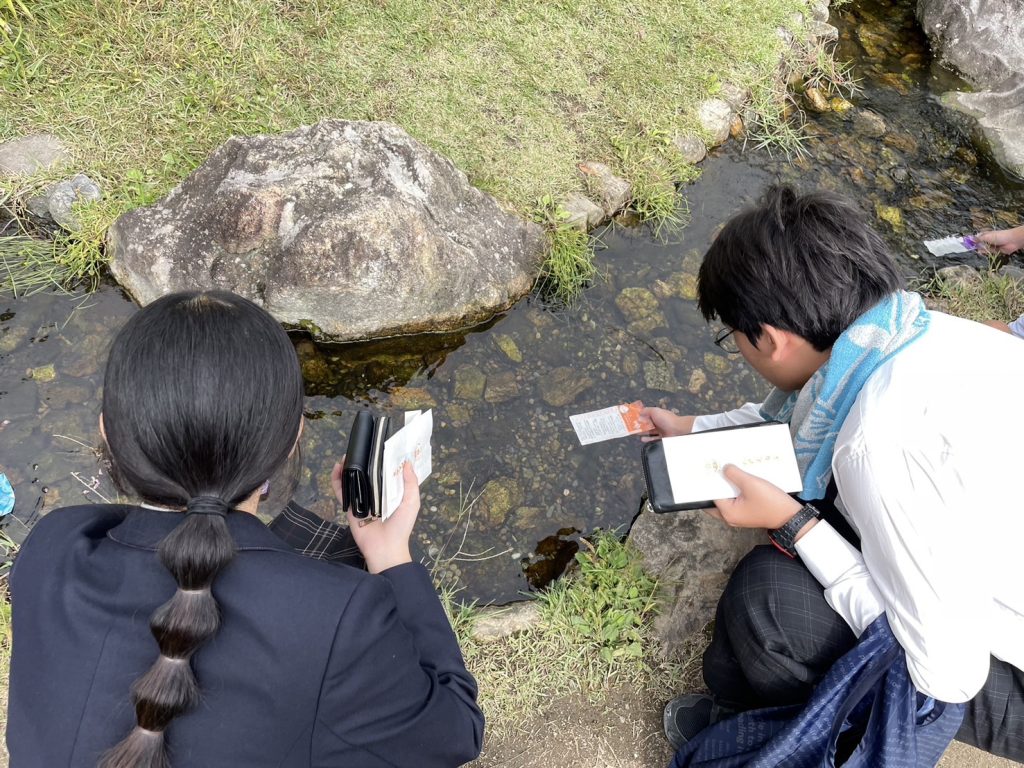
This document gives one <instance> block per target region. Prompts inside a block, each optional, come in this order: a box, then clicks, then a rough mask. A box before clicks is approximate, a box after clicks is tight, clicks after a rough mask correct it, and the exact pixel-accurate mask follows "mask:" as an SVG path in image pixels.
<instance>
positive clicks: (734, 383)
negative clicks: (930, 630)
mask: <svg viewBox="0 0 1024 768" xmlns="http://www.w3.org/2000/svg"><path fill="white" fill-rule="evenodd" d="M912 10H913V3H912V2H903V1H902V0H898V1H891V0H870V1H868V0H865V2H860V3H858V2H854V3H851V4H848V5H846V6H845V7H844V8H843V9H842V10H841V11H840V12H837V13H834V14H833V19H832V23H833V24H837V25H838V26H839V27H840V29H841V32H842V37H841V40H840V45H839V49H838V58H839V59H841V60H845V61H850V62H852V63H853V65H854V74H855V76H856V77H858V78H859V79H860V88H861V90H860V92H859V93H857V94H856V95H855V96H853V97H852V98H851V101H852V102H853V104H854V105H855V107H854V108H853V109H850V110H848V111H845V112H841V113H840V112H828V113H825V114H812V115H811V117H810V123H809V125H808V126H807V133H808V139H807V140H806V142H805V144H804V146H805V150H806V153H805V154H804V155H803V156H801V157H797V158H795V159H794V158H786V157H784V156H779V155H778V154H776V155H775V156H772V155H770V154H768V153H767V152H765V151H756V150H753V149H752V148H746V149H744V147H743V145H742V142H738V141H732V142H730V143H729V144H728V145H727V146H726V147H724V148H722V149H720V150H718V151H716V152H714V153H713V156H712V157H709V158H708V160H706V161H705V162H704V164H703V166H702V170H703V173H702V176H701V178H700V179H699V180H698V181H697V182H696V183H694V184H692V185H690V186H688V187H686V188H685V189H684V190H682V192H683V195H684V198H685V201H686V206H685V207H686V208H687V209H688V210H687V212H686V213H685V221H686V222H687V223H686V224H685V226H684V227H683V228H682V229H681V230H679V231H676V232H673V233H670V234H668V235H667V236H665V237H661V238H659V237H655V236H654V234H653V233H652V232H650V231H649V230H648V229H646V228H644V227H630V226H624V225H623V224H620V223H616V224H614V225H613V226H611V227H609V228H608V229H606V230H605V231H603V232H600V233H598V236H599V238H600V241H601V243H602V246H601V248H600V251H599V254H598V266H599V268H600V270H601V279H600V280H599V281H597V282H596V283H595V284H594V286H593V287H592V288H590V289H589V290H588V292H587V293H586V296H585V298H584V300H583V302H582V303H581V305H580V306H579V307H578V308H576V309H574V310H571V311H552V310H550V309H547V308H545V307H543V306H541V305H540V304H539V303H537V302H536V301H534V300H531V299H526V300H523V301H522V302H520V303H519V304H518V305H517V306H515V307H514V308H513V309H512V310H510V311H509V312H508V313H506V314H505V315H503V316H502V317H500V318H497V319H496V320H494V321H492V322H491V323H489V324H488V325H487V326H485V327H483V328H479V329H475V330H474V331H472V332H468V333H464V334H455V335H450V336H444V337H436V338H435V337H420V338H415V339H410V340H401V341H392V342H387V343H381V344H363V345H355V346H346V347H323V346H316V345H313V344H312V343H311V342H309V341H308V340H303V339H300V338H296V344H297V347H298V350H299V354H300V358H301V359H302V361H303V368H304V372H305V374H306V378H307V394H308V397H307V406H306V415H307V427H306V431H305V435H304V438H303V443H302V449H303V459H304V470H303V475H302V478H301V481H300V485H299V488H298V490H297V493H296V496H297V499H298V501H299V502H300V503H302V504H305V505H307V506H310V507H312V508H314V509H316V510H317V511H319V512H320V513H322V514H324V515H327V516H331V515H333V514H334V513H335V506H336V505H335V503H334V500H333V496H332V495H331V493H330V489H329V484H328V481H327V474H328V472H329V470H330V467H331V465H332V464H333V463H334V461H335V460H336V459H337V457H338V456H339V455H340V454H341V453H342V451H343V450H344V447H345V432H346V430H347V429H348V427H349V425H350V423H351V421H352V418H353V415H354V414H355V412H356V410H357V409H359V408H362V407H365V406H367V405H371V406H373V407H374V408H377V409H388V410H390V411H391V412H392V413H397V412H398V411H400V410H403V409H409V408H419V407H433V408H434V420H435V431H434V442H433V445H434V474H433V475H432V476H431V477H430V478H429V479H428V480H427V481H426V482H425V483H424V485H423V489H422V490H423V493H424V497H423V511H422V512H421V517H420V522H419V525H418V528H417V533H416V538H417V542H416V543H417V546H418V549H419V553H420V555H422V556H423V557H424V558H426V559H427V560H429V561H430V562H431V563H437V567H438V568H439V570H440V572H441V573H442V574H444V575H445V576H446V577H447V579H448V581H449V583H450V584H452V585H454V586H458V587H461V588H462V589H463V592H462V596H463V597H464V598H466V599H480V600H482V601H485V602H491V601H493V602H504V601H508V600H512V599H515V598H516V597H517V595H518V593H520V592H522V591H525V590H527V589H529V588H531V585H534V586H535V585H540V584H542V583H545V582H546V581H547V580H549V579H550V578H552V577H553V576H554V575H557V573H558V572H560V570H561V568H562V567H563V566H564V565H565V563H566V561H567V560H568V559H569V558H571V556H572V552H573V551H574V548H575V546H576V545H575V540H576V538H577V537H578V536H579V534H580V533H589V532H591V531H592V530H594V529H595V528H597V527H605V528H615V527H621V526H626V525H628V524H629V522H630V520H631V519H632V517H633V515H634V514H635V512H636V510H637V504H638V499H639V496H640V493H641V490H642V488H641V486H642V480H641V477H640V469H639V443H638V442H637V441H636V440H633V439H626V440H618V441H613V442H607V443H600V444H597V445H592V446H587V447H581V446H580V445H579V443H578V441H577V440H576V438H575V436H574V433H573V431H572V428H571V426H570V423H569V418H568V417H569V414H571V413H579V412H582V411H587V410H592V409H595V408H601V407H605V406H609V405H614V404H616V403H619V402H628V401H631V400H634V399H642V400H643V401H644V402H646V403H648V404H662V405H665V406H669V407H673V408H676V409H678V410H679V411H680V412H684V413H692V412H701V411H708V410H712V409H722V408H728V407H733V406H735V405H737V404H739V403H742V402H743V401H744V400H746V399H749V398H752V397H756V396H758V395H759V394H761V393H763V391H764V385H763V384H762V383H761V382H759V380H758V379H757V378H756V377H755V375H754V374H753V372H752V371H751V370H750V369H748V368H747V367H746V365H745V364H744V363H743V361H742V360H741V359H739V358H731V357H729V356H726V355H724V354H723V353H721V352H720V350H718V349H717V348H716V347H715V346H714V345H713V343H712V336H713V333H712V331H711V330H710V329H708V328H707V327H706V326H705V324H704V323H703V321H702V319H701V318H700V316H699V313H698V312H697V309H696V305H695V302H694V296H695V286H696V273H697V269H698V266H699V264H700V259H701V254H702V253H703V251H704V249H705V248H706V247H707V245H708V244H709V243H710V241H711V239H712V237H713V236H714V233H715V232H716V230H717V229H718V227H719V226H720V225H721V224H722V222H724V221H725V220H726V219H728V218H729V217H730V216H731V215H732V214H734V213H735V212H736V211H738V210H739V209H740V208H742V207H743V206H745V205H747V204H748V203H750V202H751V201H752V200H754V199H755V198H756V197H757V196H758V194H759V193H760V191H761V190H762V189H763V187H764V186H765V185H766V184H769V183H771V182H773V181H777V180H782V181H787V182H790V183H794V184H797V185H799V186H800V187H802V188H804V189H808V188H813V187H826V188H829V189H835V190H838V191H840V192H843V193H844V194H847V195H850V196H852V197H854V198H855V199H857V200H858V201H859V202H860V203H861V204H862V205H863V207H864V208H865V209H866V210H868V211H871V212H873V213H874V214H875V215H877V216H878V222H877V223H878V227H879V229H880V230H881V231H882V232H884V233H885V234H886V236H887V237H888V238H889V240H890V242H891V243H892V245H893V247H894V249H895V250H896V252H897V253H898V254H899V258H900V262H901V264H902V265H903V266H904V268H905V269H906V271H907V273H908V274H910V275H913V276H914V277H915V278H919V277H921V276H922V275H926V274H927V273H928V271H929V270H930V269H932V268H934V267H935V266H938V264H937V263H936V262H935V261H934V260H930V259H928V258H925V257H924V253H925V252H924V248H923V247H922V246H921V245H920V241H921V240H922V239H924V238H930V237H940V236H944V235H948V234H954V233H960V232H974V231H977V230H979V229H983V228H992V227H1004V226H1012V225H1015V224H1018V223H1020V221H1021V220H1022V219H1024V186H1022V185H1021V184H1019V183H1015V182H1013V181H1012V180H1010V179H1009V178H1007V177H1006V176H1005V175H1003V174H1002V173H1001V172H999V170H998V169H997V168H995V167H993V166H992V165H991V164H989V163H988V162H987V161H985V160H984V159H983V156H982V155H981V154H980V153H979V152H978V151H977V149H976V148H975V147H974V146H973V144H972V141H971V135H970V129H969V128H968V127H966V126H965V125H964V124H963V123H962V122H961V121H960V120H959V119H957V118H956V117H955V116H951V115H949V114H948V113H947V112H946V110H945V109H944V108H943V107H942V106H941V105H940V104H939V103H938V95H939V94H940V93H941V92H942V91H944V90H948V89H950V88H954V87H959V86H961V84H960V82H959V81H958V80H957V79H956V78H955V76H953V75H952V74H951V73H949V72H947V71H946V70H944V69H943V68H942V67H941V66H939V65H938V64H937V63H935V62H934V61H933V60H932V59H931V56H930V54H929V52H928V48H927V43H926V40H925V38H924V36H923V34H922V33H921V31H920V29H919V28H918V27H917V25H916V23H915V22H914V20H913V15H912ZM943 263H946V262H943ZM133 311H134V305H132V304H131V303H130V302H129V301H127V300H126V299H125V298H124V296H123V295H122V294H121V292H120V291H119V290H118V289H117V288H116V287H114V286H104V287H103V288H101V289H100V290H99V291H97V292H96V293H94V294H91V295H88V296H77V297H75V298H74V299H73V300H69V299H68V297H66V296H64V295H59V294H39V295H36V296H32V297H28V298H23V299H18V300H12V299H10V298H9V297H5V298H0V370H2V375H0V467H2V469H3V471H5V472H6V473H7V475H8V476H9V477H10V479H11V480H12V482H13V484H14V487H15V491H16V493H17V496H18V505H17V508H16V513H15V514H16V517H17V520H15V521H13V522H12V523H10V524H9V527H8V530H9V532H11V533H12V534H13V535H14V536H15V537H16V538H17V537H18V536H20V535H23V533H24V531H25V530H26V529H27V526H30V525H31V524H32V522H33V521H34V520H35V519H37V517H38V515H40V514H44V513H45V512H46V511H47V510H49V509H52V508H54V507H56V506H62V505H67V504H73V503H80V502H82V501H85V500H87V499H93V500H96V499H99V498H102V497H108V498H115V497H116V491H115V490H114V489H113V487H112V485H111V483H110V481H109V478H108V477H107V476H106V475H105V474H103V472H102V469H101V465H100V464H99V462H98V460H97V458H96V456H95V454H94V452H93V450H92V447H93V446H94V445H95V444H96V442H97V439H98V437H97V432H96V421H97V415H98V391H99V379H100V377H101V373H100V367H101V365H102V360H103V358H104V353H105V349H106V347H107V345H108V344H109V339H110V338H111V336H112V333H113V331H114V329H116V328H117V327H118V325H119V324H120V323H121V322H122V321H123V320H124V319H125V318H127V317H128V316H129V315H130V314H131V313H132V312H133Z"/></svg>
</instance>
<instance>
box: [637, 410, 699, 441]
mask: <svg viewBox="0 0 1024 768" xmlns="http://www.w3.org/2000/svg"><path fill="white" fill-rule="evenodd" d="M640 416H641V417H643V418H645V419H647V420H648V421H649V422H650V423H651V431H650V432H649V433H648V434H647V435H644V436H643V437H641V438H640V439H641V440H643V441H644V442H645V443H649V442H650V441H651V440H658V439H659V438H662V437H675V436H676V435H688V434H690V433H691V432H692V431H693V422H694V420H695V419H696V418H697V417H696V416H679V415H678V414H675V413H672V411H668V410H665V409H664V408H654V407H651V408H644V409H643V410H641V411H640Z"/></svg>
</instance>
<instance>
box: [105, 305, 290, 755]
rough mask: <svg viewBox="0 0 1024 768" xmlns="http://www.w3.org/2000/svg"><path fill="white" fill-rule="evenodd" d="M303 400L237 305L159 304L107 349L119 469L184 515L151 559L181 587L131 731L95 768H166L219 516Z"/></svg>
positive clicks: (286, 362)
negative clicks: (168, 738)
mask: <svg viewBox="0 0 1024 768" xmlns="http://www.w3.org/2000/svg"><path fill="white" fill-rule="evenodd" d="M302 403H303V393H302V376H301V374H300V372H299V366H298V361H297V359H296V356H295V351H294V348H293V347H292V345H291V342H290V341H289V340H288V337H287V335H286V334H285V333H284V331H283V330H282V329H281V327H280V325H278V323H277V322H276V321H275V320H274V319H273V318H272V317H271V316H270V315H269V314H267V313H266V312H265V311H264V310H262V309H260V308H259V307H257V306H256V305H254V304H252V303H251V302H249V301H247V300H245V299H242V298H241V297H239V296H235V295H234V294H230V293H226V292H220V291H208V292H203V293H199V292H186V293H177V294H172V295H169V296H165V297H163V298H161V299H158V300H157V301H155V302H153V303H152V304H150V305H148V306H146V307H145V308H144V309H142V310H141V311H140V312H139V313H138V314H136V315H135V316H134V317H132V318H131V319H130V320H129V321H128V323H127V324H126V325H125V327H124V328H123V329H122V330H121V332H120V333H119V334H118V336H117V338H116V339H115V341H114V344H113V346H112V348H111V353H110V358H109V361H108V363H107V370H106V375H105V378H104V385H103V424H104V428H105V433H106V439H107V445H108V448H109V451H110V455H111V458H112V460H113V462H114V466H115V469H116V471H117V474H118V475H119V477H120V479H121V480H122V482H124V483H125V484H126V485H128V486H130V488H131V489H132V490H134V491H135V492H136V493H138V494H139V496H141V497H142V498H143V499H145V500H146V501H148V502H150V503H153V504H158V505H161V506H167V507H171V508H178V509H181V508H184V514H183V516H182V521H181V522H180V523H179V524H178V526H177V527H176V528H175V529H174V530H173V531H171V533H169V534H168V535H167V536H166V537H165V538H164V540H163V541H162V542H161V543H160V547H159V551H158V557H159V559H160V562H161V563H162V564H163V565H164V567H165V568H167V570H168V571H170V573H171V574H172V575H173V576H174V579H175V581H176V582H177V591H176V592H175V593H174V594H173V595H172V596H171V597H170V599H169V600H168V601H167V602H165V603H164V604H163V605H161V606H160V607H159V608H157V609H156V611H155V612H154V613H153V615H152V616H151V617H150V621H149V626H150V629H151V631H152V633H153V636H154V637H155V638H156V641H157V644H158V646H159V649H160V655H159V656H157V658H156V660H155V661H154V663H153V665H152V666H151V667H150V668H149V670H148V671H147V672H146V673H145V674H143V675H142V676H141V677H140V678H138V679H137V680H136V681H135V682H134V684H133V685H132V687H131V691H130V697H131V702H132V704H133V706H134V708H135V717H136V723H137V724H136V726H135V727H134V728H133V729H132V730H131V731H130V732H129V733H128V734H127V735H126V736H125V738H124V739H123V740H122V741H121V742H120V743H119V744H117V745H116V746H114V747H113V748H112V749H110V750H109V751H108V752H107V753H106V754H105V755H104V756H103V757H102V758H101V761H100V768H169V766H170V758H169V752H168V744H167V741H166V732H167V729H168V727H169V726H170V725H171V723H172V722H173V720H174V718H176V717H177V716H178V715H181V714H183V713H185V712H187V711H189V710H190V709H192V708H194V707H195V706H196V704H197V703H198V701H199V696H200V681H198V680H197V679H196V676H195V673H194V671H193V669H192V664H191V660H192V657H193V655H194V654H195V653H196V652H197V651H198V650H199V649H200V648H201V647H202V645H203V644H204V643H205V642H206V641H207V640H209V639H210V638H211V637H212V636H213V635H214V634H216V632H217V629H218V628H219V626H220V621H221V616H220V609H219V607H218V604H217V600H216V598H215V595H214V593H213V583H214V580H215V579H216V578H217V575H218V574H219V573H220V572H221V571H222V570H223V569H224V568H225V567H226V566H227V565H228V564H229V563H230V562H231V559H232V558H233V557H234V554H235V544H234V541H233V539H232V537H231V533H230V531H229V529H228V524H227V515H228V513H229V511H230V510H231V509H232V508H233V507H234V506H235V505H237V504H239V503H241V502H242V501H244V500H245V499H247V498H248V497H249V496H250V495H252V493H253V492H254V491H255V490H256V489H257V488H259V487H260V485H261V484H262V483H263V482H264V481H265V480H266V479H267V478H268V477H270V476H271V475H272V474H274V472H275V471H276V470H277V469H278V468H280V467H281V466H282V465H283V464H284V463H285V461H286V459H287V457H288V455H289V453H290V452H291V450H292V447H293V446H294V444H295V440H296V437H297V435H298V432H299V427H300V423H301V418H302Z"/></svg>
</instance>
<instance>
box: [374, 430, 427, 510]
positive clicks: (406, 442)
mask: <svg viewBox="0 0 1024 768" xmlns="http://www.w3.org/2000/svg"><path fill="white" fill-rule="evenodd" d="M433 432H434V412H433V410H429V411H425V412H424V413H421V414H419V415H417V416H413V417H411V418H410V417H409V416H408V414H406V421H405V426H404V427H402V428H401V429H400V430H398V431H397V432H395V434H393V435H392V436H391V437H389V438H388V439H387V440H386V441H385V442H384V504H383V507H382V509H381V519H382V520H387V519H388V518H389V517H391V515H392V513H393V512H394V511H395V510H396V509H398V505H399V504H401V503H402V495H403V494H404V492H405V481H404V480H403V479H402V465H403V464H404V463H405V462H406V461H409V462H412V468H413V470H415V472H416V478H417V479H418V480H419V482H420V485H422V484H423V481H424V480H426V479H427V478H428V477H430V471H431V468H432V464H431V454H430V437H431V435H432V434H433Z"/></svg>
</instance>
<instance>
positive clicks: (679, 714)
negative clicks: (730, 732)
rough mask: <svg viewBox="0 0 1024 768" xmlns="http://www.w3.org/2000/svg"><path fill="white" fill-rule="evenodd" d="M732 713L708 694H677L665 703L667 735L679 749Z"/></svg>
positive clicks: (669, 740) (674, 746) (670, 742)
mask: <svg viewBox="0 0 1024 768" xmlns="http://www.w3.org/2000/svg"><path fill="white" fill-rule="evenodd" d="M732 714H734V711H733V710H731V709H727V708H725V707H722V706H720V705H718V704H716V703H715V700H714V699H713V698H712V697H711V696H708V695H706V694H702V693H687V694H684V695H682V696H677V697H676V698H674V699H672V701H670V702H669V703H668V704H666V705H665V716H664V721H663V723H664V727H665V736H666V737H667V738H668V743H669V744H671V745H672V748H673V749H679V748H680V747H681V746H683V745H684V744H685V743H686V742H688V741H689V740H690V739H692V738H693V737H694V736H696V735H697V734H698V733H700V732H701V731H703V730H704V729H705V728H707V727H708V726H709V725H713V724H714V723H717V722H718V721H719V720H724V719H725V718H727V717H729V715H732Z"/></svg>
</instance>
